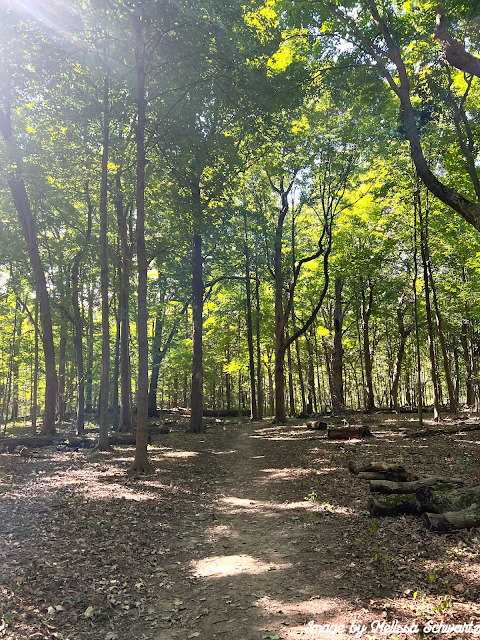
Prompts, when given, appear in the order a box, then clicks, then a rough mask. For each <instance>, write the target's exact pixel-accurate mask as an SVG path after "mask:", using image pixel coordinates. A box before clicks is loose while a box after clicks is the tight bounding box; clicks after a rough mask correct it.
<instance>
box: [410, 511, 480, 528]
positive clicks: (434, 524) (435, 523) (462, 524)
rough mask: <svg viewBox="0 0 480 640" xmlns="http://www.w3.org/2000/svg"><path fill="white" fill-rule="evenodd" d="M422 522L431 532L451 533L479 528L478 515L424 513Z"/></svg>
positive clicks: (465, 513) (468, 513) (479, 515)
mask: <svg viewBox="0 0 480 640" xmlns="http://www.w3.org/2000/svg"><path fill="white" fill-rule="evenodd" d="M422 520H423V522H424V524H425V526H426V527H427V529H430V530H431V531H452V530H454V529H471V528H472V527H478V526H480V513H475V512H473V511H472V512H468V511H465V512H461V511H447V512H445V513H424V514H423V516H422Z"/></svg>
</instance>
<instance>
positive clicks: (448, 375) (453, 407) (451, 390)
mask: <svg viewBox="0 0 480 640" xmlns="http://www.w3.org/2000/svg"><path fill="white" fill-rule="evenodd" d="M425 224H427V220H426V221H425ZM425 257H426V262H427V273H428V279H429V282H430V288H431V292H432V300H433V308H434V310H435V319H436V323H437V331H438V340H439V342H440V348H441V350H442V357H443V369H444V371H445V380H446V383H447V390H448V399H449V403H450V411H451V412H452V413H457V411H458V406H457V400H456V397H455V387H454V384H453V380H452V370H451V367H450V359H449V357H448V351H447V344H446V341H445V335H444V333H443V326H442V316H441V313H440V307H439V305H438V299H437V291H436V287H435V281H434V279H433V272H432V264H431V259H430V247H429V242H428V229H425Z"/></svg>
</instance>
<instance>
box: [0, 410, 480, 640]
mask: <svg viewBox="0 0 480 640" xmlns="http://www.w3.org/2000/svg"><path fill="white" fill-rule="evenodd" d="M345 419H348V420H349V421H350V422H351V423H352V424H353V423H359V424H364V425H368V426H369V427H370V429H371V431H372V433H373V436H374V437H373V438H368V439H364V440H350V441H346V442H339V441H331V440H327V439H326V437H325V435H324V434H323V433H321V432H312V431H309V430H307V428H306V425H305V422H302V421H300V420H295V421H293V420H292V421H289V422H288V423H286V424H283V425H272V424H271V422H269V421H266V420H264V421H263V422H256V423H251V422H248V421H247V420H245V421H233V420H232V421H229V420H222V421H220V420H217V421H215V420H213V419H212V420H210V421H209V422H210V423H211V424H210V426H209V427H208V429H207V433H206V434H202V435H193V434H190V433H187V432H186V428H187V426H188V425H187V422H186V421H185V422H182V419H181V418H179V419H178V420H177V421H176V422H175V424H174V425H173V426H172V430H171V432H170V433H169V434H167V435H157V436H154V437H153V444H152V445H151V446H149V456H150V460H151V462H152V463H153V465H154V473H152V474H151V475H146V476H131V475H129V474H128V468H129V467H130V466H131V465H132V461H133V455H134V451H133V447H128V446H124V447H119V448H117V449H115V451H114V453H93V454H92V453H91V452H90V451H89V450H83V449H79V450H78V451H73V452H72V451H69V450H66V449H65V448H62V447H58V448H57V447H56V446H53V447H45V448H42V449H40V450H39V451H38V453H37V454H35V453H33V455H32V456H31V457H20V456H19V455H18V454H16V453H14V454H9V453H2V454H0V540H1V542H0V594H1V599H0V607H1V609H0V617H1V621H2V622H1V624H0V637H1V636H2V634H3V637H5V638H11V639H12V640H20V639H27V638H28V639H30V640H41V639H44V640H46V639H47V638H48V639H50V638H58V639H60V640H67V639H70V640H77V639H78V640H80V639H82V640H83V639H87V638H92V639H93V638H95V639H101V640H187V639H192V638H199V639H200V640H202V639H205V640H211V639H212V640H213V639H214V638H222V639H223V638H225V639H230V638H235V639H236V640H256V639H258V640H261V639H271V640H273V639H283V640H292V639H294V638H295V639H296V638H300V637H302V638H303V637H306V638H308V637H310V638H314V637H316V638H328V637H329V634H328V633H326V632H325V631H326V630H335V631H339V627H341V626H342V625H343V627H344V630H343V631H340V632H339V633H336V634H335V635H333V636H330V637H335V638H354V637H358V635H356V633H357V634H359V633H361V637H363V638H367V637H368V638H370V639H372V638H378V639H380V638H385V639H387V638H395V637H396V638H398V639H399V640H400V639H403V638H414V637H422V632H421V629H423V628H424V627H425V626H426V625H427V623H428V621H434V622H435V624H440V623H443V625H444V628H445V626H446V627H447V628H448V625H461V624H466V623H470V622H472V623H473V625H475V624H480V605H479V604H478V602H479V598H480V534H479V533H478V531H477V530H476V529H472V530H470V531H468V530H462V531H458V532H453V533H448V534H436V533H431V532H429V531H426V530H425V528H424V526H423V524H422V521H421V519H420V518H419V517H415V516H401V517H396V518H390V517H387V518H371V517H370V516H369V515H368V513H367V511H366V504H367V500H368V497H369V490H368V484H367V482H365V481H363V480H361V479H359V478H357V477H356V476H354V475H352V474H351V473H350V472H349V470H348V464H349V462H350V461H352V460H353V461H354V462H355V463H368V462H372V461H378V460H385V461H387V462H389V463H395V464H399V463H401V464H403V465H404V466H405V467H407V468H409V469H412V470H414V471H415V472H416V473H420V474H424V475H439V476H444V477H447V476H449V477H456V478H459V479H461V480H463V481H464V482H465V484H474V483H478V482H480V474H479V471H478V458H479V450H478V446H479V444H480V432H479V431H465V432H464V433H462V432H461V431H459V432H458V433H455V434H448V435H435V436H432V437H428V438H422V437H417V438H410V437H408V435H409V433H411V432H412V431H415V430H418V424H417V422H416V416H411V415H408V414H407V415H395V414H372V415H368V416H367V415H362V414H359V413H356V414H349V415H348V416H346V418H345ZM185 420H186V419H185ZM327 421H328V422H329V424H336V425H339V424H341V420H340V419H339V418H336V419H331V418H327ZM476 421H478V416H472V417H469V418H468V417H464V418H463V419H462V420H460V419H458V420H453V419H445V420H444V421H443V423H442V424H445V425H447V426H449V427H451V426H454V425H456V424H457V425H458V426H461V425H462V424H465V425H466V426H467V425H472V424H475V422H476ZM427 422H428V420H427ZM63 426H68V425H63ZM312 621H313V622H312ZM309 623H310V626H309ZM383 623H385V625H384V626H382V624H383ZM415 624H417V625H418V627H419V629H420V631H419V633H418V634H415V633H413V632H412V633H410V632H406V633H404V632H403V633H402V631H406V629H405V626H406V625H408V626H411V625H415ZM312 625H317V626H316V628H314V627H313V626H312ZM325 625H326V626H325ZM335 625H336V626H335ZM352 625H361V626H363V625H365V629H364V631H363V632H361V631H360V629H361V627H359V630H358V631H356V632H354V629H355V627H353V626H352ZM387 625H390V627H388V626H387ZM395 625H396V626H395ZM412 628H413V627H412ZM389 629H390V630H391V631H390V632H389V631H388V630H389ZM399 629H400V632H399ZM427 629H428V627H427ZM424 635H425V636H426V637H429V636H430V637H442V638H448V639H453V638H467V637H468V638H471V637H474V636H473V635H472V633H471V632H470V633H468V632H466V633H459V632H458V629H457V631H453V632H451V633H450V632H448V631H447V632H444V631H443V630H442V632H441V633H440V634H439V633H436V634H435V633H434V632H433V631H432V632H430V633H428V632H427V633H426V634H424Z"/></svg>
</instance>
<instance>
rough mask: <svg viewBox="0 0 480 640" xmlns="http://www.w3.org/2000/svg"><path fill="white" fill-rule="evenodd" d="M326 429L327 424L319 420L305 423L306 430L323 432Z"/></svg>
mask: <svg viewBox="0 0 480 640" xmlns="http://www.w3.org/2000/svg"><path fill="white" fill-rule="evenodd" d="M327 427H328V424H327V423H326V422H321V421H320V420H310V422H307V429H313V430H314V431H324V430H325V429H326V428H327Z"/></svg>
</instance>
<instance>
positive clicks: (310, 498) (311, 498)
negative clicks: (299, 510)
mask: <svg viewBox="0 0 480 640" xmlns="http://www.w3.org/2000/svg"><path fill="white" fill-rule="evenodd" d="M317 497H318V496H317V494H316V493H315V491H311V492H310V493H309V494H308V495H307V496H305V498H304V500H308V501H309V502H317Z"/></svg>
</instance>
